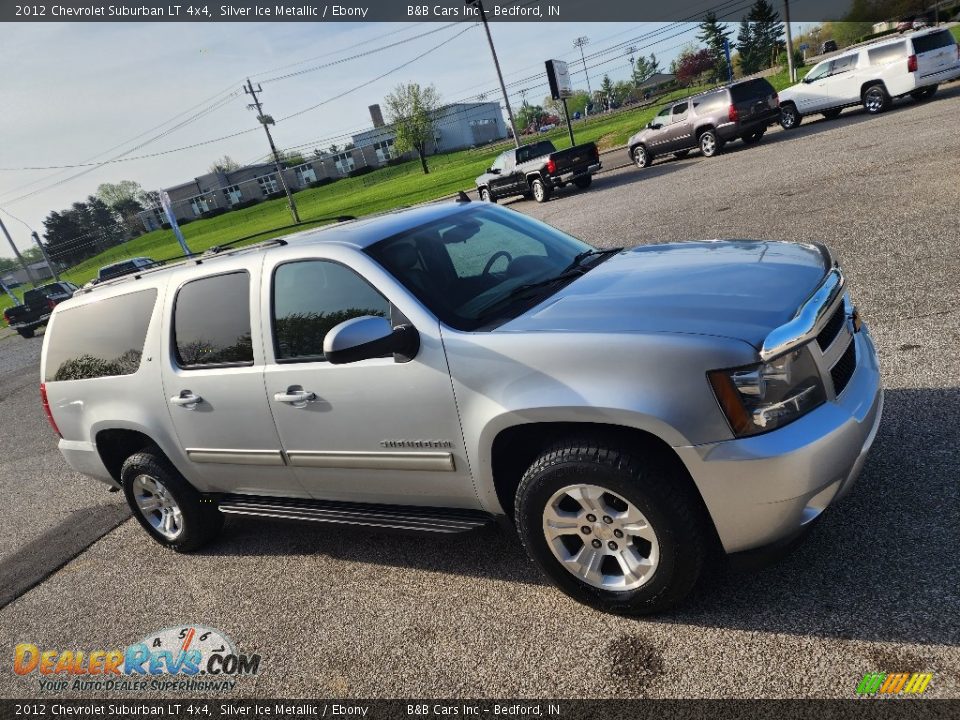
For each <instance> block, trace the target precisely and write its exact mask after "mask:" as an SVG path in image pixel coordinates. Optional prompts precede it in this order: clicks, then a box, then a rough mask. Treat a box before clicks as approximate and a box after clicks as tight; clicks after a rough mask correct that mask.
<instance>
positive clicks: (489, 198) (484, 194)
mask: <svg viewBox="0 0 960 720" xmlns="http://www.w3.org/2000/svg"><path fill="white" fill-rule="evenodd" d="M480 200H481V201H483V202H491V203H496V202H497V199H496V198H495V197H494V196H493V195H491V194H490V190H489V189H487V188H485V187H482V188H480Z"/></svg>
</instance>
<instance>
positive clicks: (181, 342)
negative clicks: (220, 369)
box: [173, 272, 253, 369]
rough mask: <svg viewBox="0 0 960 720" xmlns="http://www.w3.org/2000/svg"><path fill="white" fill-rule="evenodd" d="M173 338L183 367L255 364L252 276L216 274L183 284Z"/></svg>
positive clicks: (174, 313) (177, 302)
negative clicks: (251, 294)
mask: <svg viewBox="0 0 960 720" xmlns="http://www.w3.org/2000/svg"><path fill="white" fill-rule="evenodd" d="M173 337H174V347H175V352H176V360H177V364H178V365H179V366H180V367H183V368H188V369H196V368H202V367H208V366H217V365H252V364H253V343H252V341H251V336H250V275H249V274H248V273H246V272H235V273H229V274H227V275H214V276H212V277H205V278H201V279H199V280H191V281H190V282H188V283H186V284H185V285H184V286H183V287H181V288H180V291H179V292H178V293H177V299H176V301H175V304H174V311H173Z"/></svg>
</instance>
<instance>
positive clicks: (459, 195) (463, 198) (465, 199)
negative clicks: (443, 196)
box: [457, 190, 470, 203]
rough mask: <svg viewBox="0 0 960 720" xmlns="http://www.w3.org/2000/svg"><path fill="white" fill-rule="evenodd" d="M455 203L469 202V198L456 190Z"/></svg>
mask: <svg viewBox="0 0 960 720" xmlns="http://www.w3.org/2000/svg"><path fill="white" fill-rule="evenodd" d="M457 202H458V203H467V202H470V196H469V195H467V194H466V193H465V192H464V191H463V190H457Z"/></svg>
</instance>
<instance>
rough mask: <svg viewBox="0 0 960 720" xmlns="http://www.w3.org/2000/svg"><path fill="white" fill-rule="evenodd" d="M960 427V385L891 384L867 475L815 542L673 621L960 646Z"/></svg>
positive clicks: (709, 590)
mask: <svg viewBox="0 0 960 720" xmlns="http://www.w3.org/2000/svg"><path fill="white" fill-rule="evenodd" d="M958 426H960V389H957V388H951V389H909V390H888V391H887V393H886V401H885V407H884V417H883V422H882V424H881V427H880V431H879V433H878V435H877V438H876V441H875V443H874V445H873V448H872V450H871V453H870V456H869V459H868V461H867V463H866V466H865V467H864V469H863V472H862V474H861V476H860V479H859V481H858V482H857V484H856V485H855V486H854V487H853V489H852V490H851V492H850V494H849V495H847V497H845V498H844V499H843V500H841V501H840V502H838V503H837V505H836V506H835V507H833V508H830V509H829V510H828V511H827V512H826V513H824V515H823V518H822V522H820V523H819V524H818V525H817V527H815V528H814V529H813V531H812V532H811V533H810V534H809V536H808V537H806V539H805V540H804V542H802V543H800V544H798V545H797V546H796V548H795V549H794V550H793V551H792V552H790V553H789V554H788V555H787V556H786V557H783V558H781V559H780V560H779V561H776V562H774V563H773V564H772V565H770V566H768V567H765V568H763V569H760V570H756V571H740V572H738V571H733V572H730V573H727V574H726V576H724V577H722V578H721V579H719V580H717V581H715V582H714V583H712V584H711V585H710V586H709V587H706V588H704V589H702V590H701V592H700V593H699V594H698V596H697V597H695V598H694V599H693V601H692V602H690V603H687V604H686V605H684V606H683V607H682V608H680V609H679V610H678V611H677V612H676V613H675V614H672V615H670V616H668V617H665V618H662V619H663V620H665V621H668V622H678V623H684V624H694V625H704V626H708V627H722V628H736V629H741V630H747V631H761V632H776V633H791V634H800V635H825V636H831V637H839V638H844V639H851V640H869V641H896V642H899V641H909V642H912V643H931V644H944V645H958V644H960V626H958V625H957V623H956V618H957V615H958V612H960V591H958V583H957V548H958V537H957V532H958V530H957V517H958V507H960V487H958V484H957V468H956V453H957V447H956V439H957V436H956V432H957V430H956V429H957V427H958ZM658 619H659V618H658Z"/></svg>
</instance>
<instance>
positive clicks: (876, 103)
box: [863, 83, 890, 115]
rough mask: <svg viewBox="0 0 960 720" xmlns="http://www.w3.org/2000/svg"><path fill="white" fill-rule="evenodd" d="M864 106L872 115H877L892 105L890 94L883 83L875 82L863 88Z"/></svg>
mask: <svg viewBox="0 0 960 720" xmlns="http://www.w3.org/2000/svg"><path fill="white" fill-rule="evenodd" d="M863 107H864V109H865V110H866V111H867V112H868V113H870V114H871V115H877V114H878V113H882V112H883V111H884V110H886V109H888V108H889V107H890V94H889V93H888V92H887V89H886V88H885V87H884V86H883V83H874V84H873V85H869V86H868V87H866V88H864V90H863Z"/></svg>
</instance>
